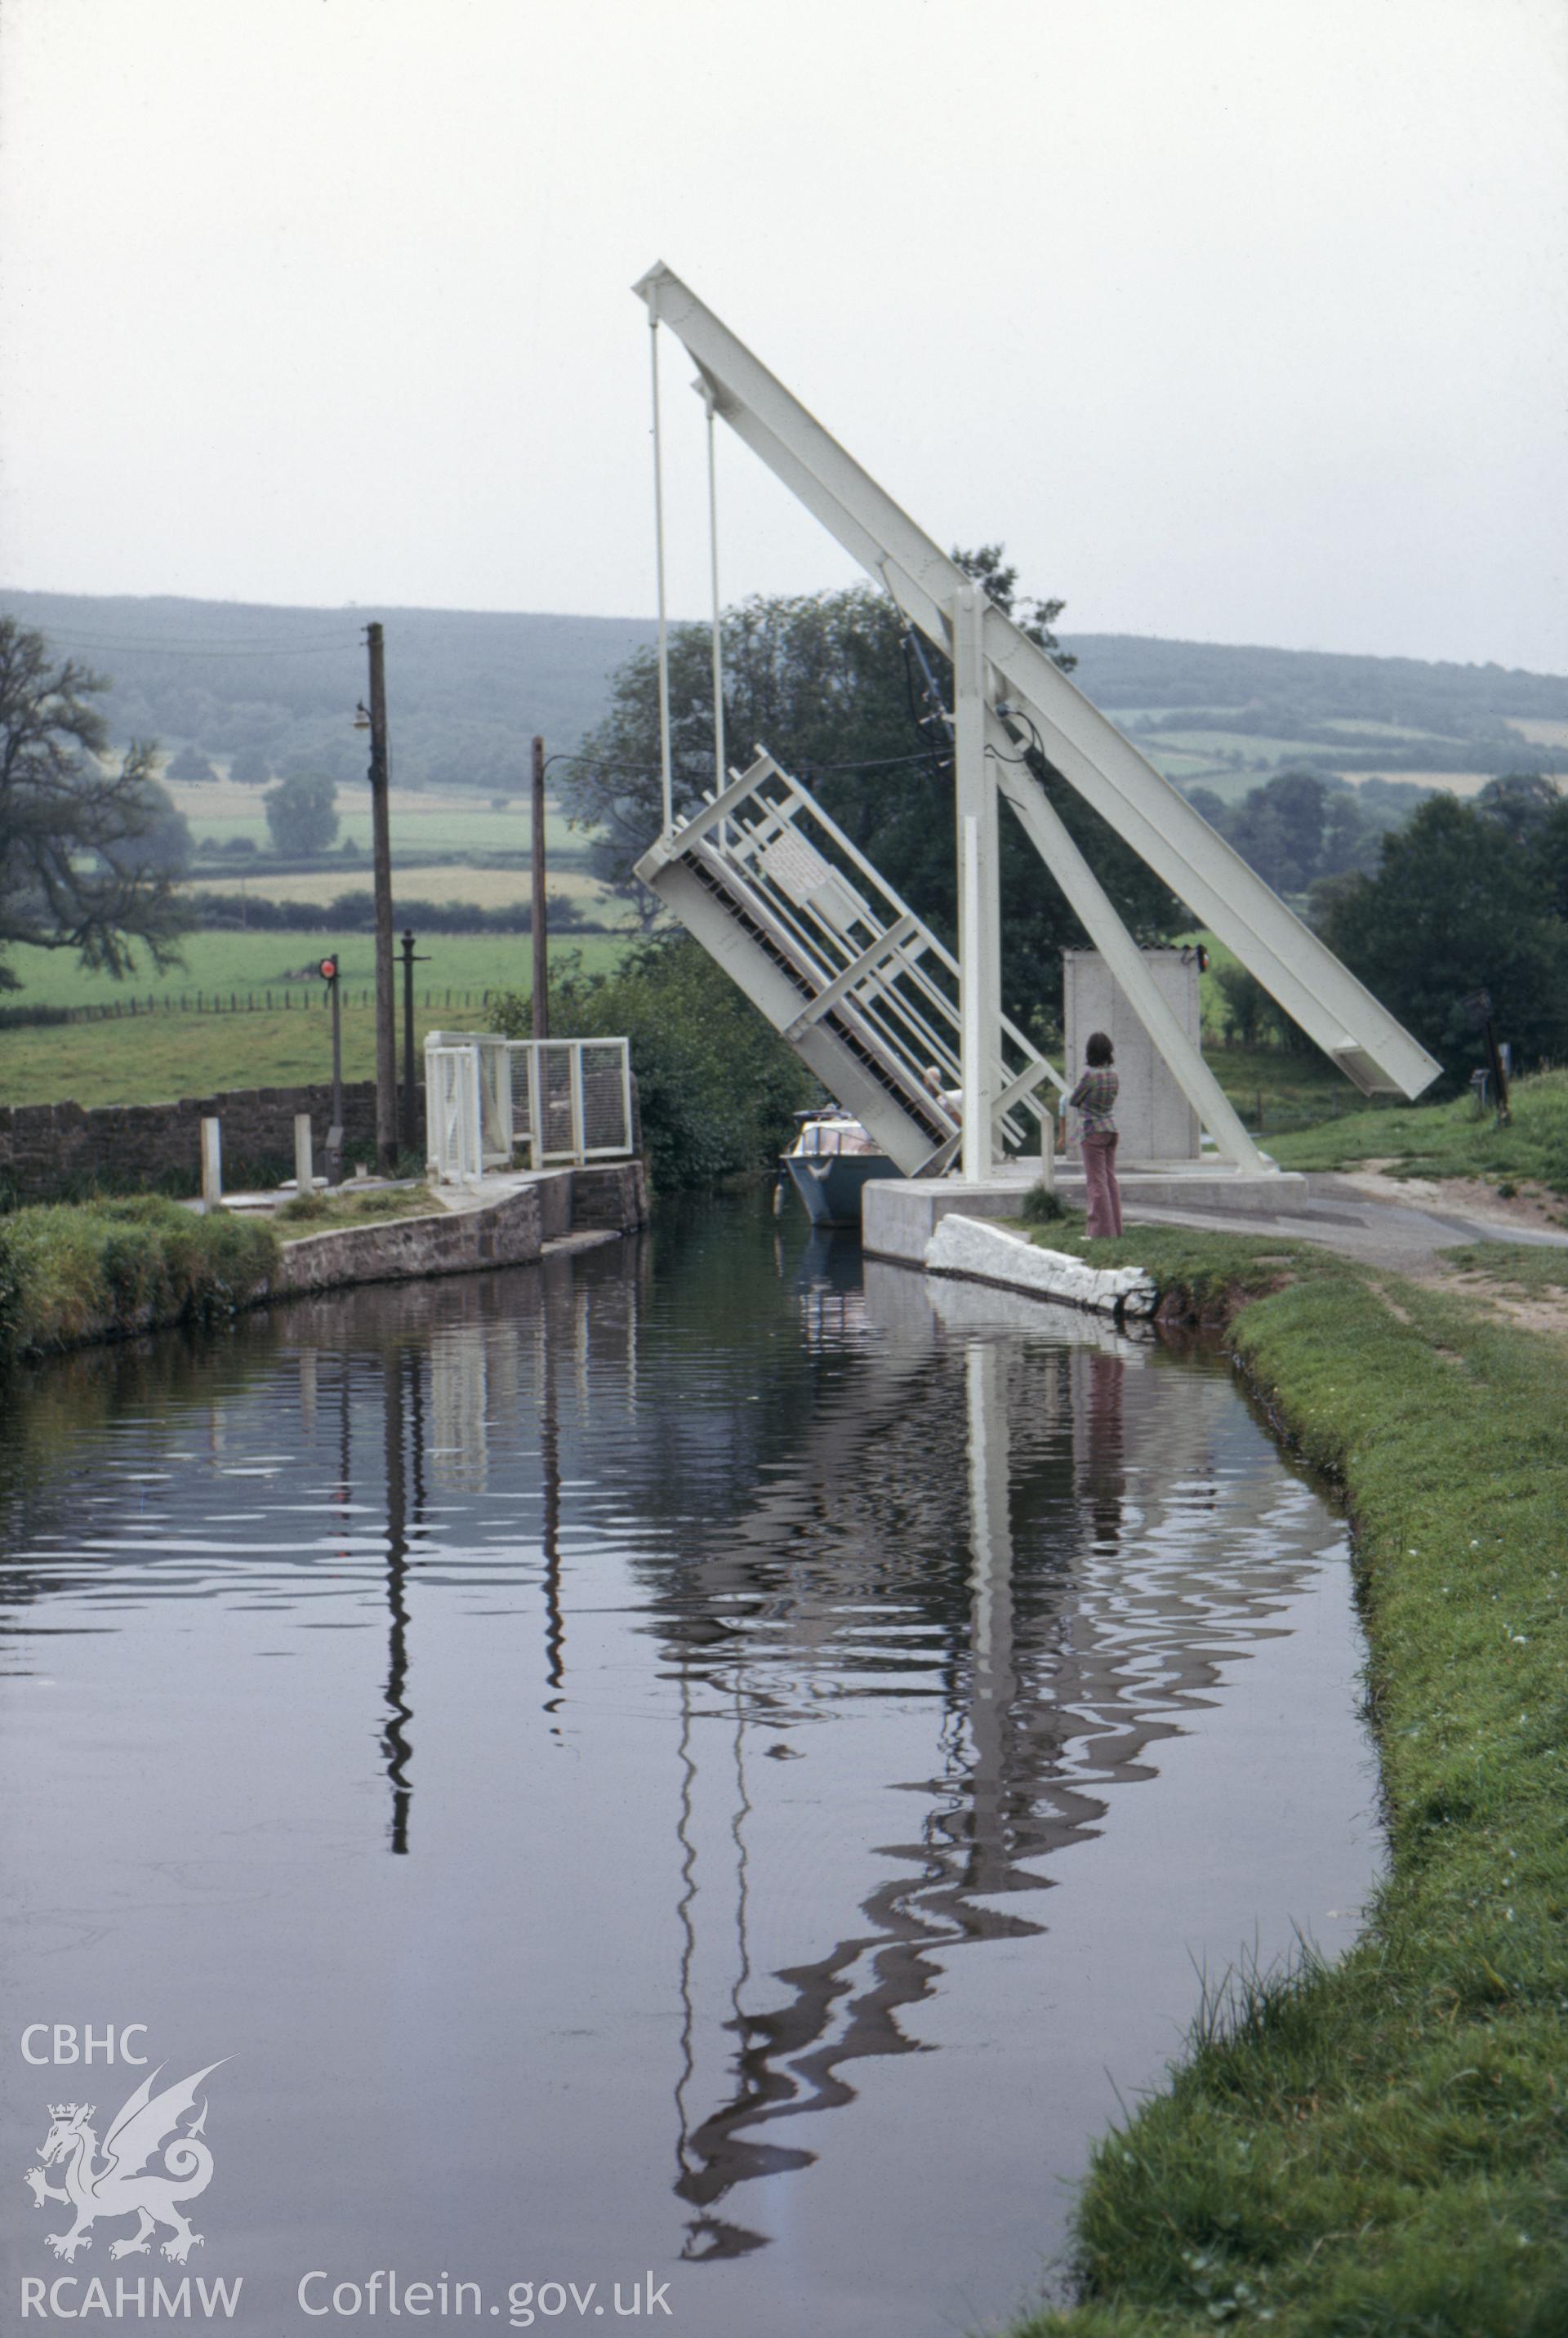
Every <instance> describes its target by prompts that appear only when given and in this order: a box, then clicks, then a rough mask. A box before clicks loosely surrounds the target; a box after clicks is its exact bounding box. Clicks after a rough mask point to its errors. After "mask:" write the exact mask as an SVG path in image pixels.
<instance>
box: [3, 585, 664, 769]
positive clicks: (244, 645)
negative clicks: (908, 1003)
mask: <svg viewBox="0 0 1568 2338" xmlns="http://www.w3.org/2000/svg"><path fill="white" fill-rule="evenodd" d="M0 610H4V611H5V612H6V613H8V614H12V615H14V616H15V617H17V618H18V619H19V620H20V621H21V622H22V623H23V624H28V625H32V626H35V627H36V628H37V630H38V631H39V632H40V633H43V634H46V635H47V637H48V639H49V641H50V643H52V645H53V646H54V647H55V648H56V649H57V650H59V651H60V652H62V653H69V654H70V655H72V656H73V657H77V658H79V659H80V660H81V661H82V662H83V663H85V664H88V665H91V666H92V667H93V669H94V670H95V671H96V672H97V673H103V674H107V675H108V676H110V677H111V679H112V687H111V689H110V690H109V692H108V693H107V694H106V696H105V699H104V702H103V705H104V712H105V714H106V715H107V718H108V721H109V723H110V727H111V729H112V731H113V735H114V737H115V739H116V740H117V741H124V740H127V739H130V738H132V737H136V738H153V739H157V740H159V741H161V742H162V744H163V745H164V746H165V747H167V748H170V749H173V748H177V747H183V746H187V745H189V746H194V747H195V748H196V749H197V750H198V751H199V752H201V754H203V755H205V756H206V757H207V758H208V759H209V760H210V761H214V762H217V763H220V764H227V763H228V762H229V761H230V760H231V759H232V758H233V757H234V756H236V755H238V754H240V752H242V751H243V750H245V749H248V748H249V749H252V750H255V751H258V752H260V755H261V756H262V757H263V758H264V759H265V763H266V767H267V770H268V771H272V772H280V771H286V770H288V769H289V766H290V765H297V764H309V765H310V766H312V767H313V768H315V769H319V770H323V771H328V772H329V773H330V774H331V775H332V777H333V778H335V779H340V780H348V779H358V778H359V777H360V776H361V775H362V774H363V771H364V766H365V747H364V742H363V739H362V738H356V736H355V734H354V728H353V722H354V709H355V707H356V705H357V704H358V701H359V700H360V699H361V698H362V697H363V696H364V695H365V691H366V686H367V683H366V666H365V651H364V647H363V627H364V625H365V623H366V620H367V619H368V617H372V616H375V617H379V618H380V619H381V620H382V621H383V622H384V624H385V625H386V628H387V707H388V716H389V722H390V726H391V733H392V747H393V754H394V758H395V768H396V776H397V780H398V781H400V782H402V783H404V784H407V785H420V786H436V787H462V788H464V789H466V790H467V791H471V792H474V791H477V792H480V793H483V794H485V795H501V794H505V793H509V792H511V791H514V790H516V789H521V788H523V787H524V786H525V785H526V784H527V778H528V745H529V741H530V739H531V738H532V737H533V735H534V732H541V733H543V735H544V739H545V741H546V742H547V744H548V746H549V748H550V751H551V752H552V753H554V752H560V751H562V750H569V749H571V748H573V747H574V746H575V745H576V744H577V742H578V740H579V739H580V738H581V737H582V735H583V732H584V731H585V730H587V729H588V728H589V727H590V725H591V724H593V722H596V721H597V720H598V718H599V715H600V712H601V711H602V709H603V704H604V700H605V695H606V691H607V686H608V682H609V677H610V676H611V675H612V674H613V673H614V671H615V669H616V668H617V666H619V665H620V664H621V663H622V662H623V660H624V659H626V658H627V657H629V656H630V655H631V653H632V651H633V650H634V649H636V648H638V647H639V646H640V645H641V644H642V643H644V642H648V641H652V638H653V634H654V627H653V625H652V623H651V622H650V621H648V620H647V619H644V618H639V617H571V616H549V615H533V614H519V615H510V614H505V615H498V614H487V613H485V612H482V611H475V610H450V609H368V610H363V611H361V610H358V609H309V608H274V607H270V606H267V605H264V604H254V603H250V604H248V603H244V602H238V601H186V600H174V599H153V600H142V599H130V598H99V597H97V596H94V595H90V594H69V593H21V592H9V591H5V590H0ZM259 776H260V774H259Z"/></svg>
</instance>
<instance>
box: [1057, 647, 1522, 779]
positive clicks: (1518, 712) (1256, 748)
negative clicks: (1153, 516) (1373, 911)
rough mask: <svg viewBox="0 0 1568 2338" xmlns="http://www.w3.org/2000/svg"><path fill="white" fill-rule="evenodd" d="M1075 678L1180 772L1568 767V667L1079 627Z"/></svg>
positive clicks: (1168, 767) (1171, 770)
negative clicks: (1306, 766) (1274, 646)
mask: <svg viewBox="0 0 1568 2338" xmlns="http://www.w3.org/2000/svg"><path fill="white" fill-rule="evenodd" d="M1063 648H1065V649H1069V650H1072V651H1073V653H1074V654H1075V655H1076V657H1077V659H1078V670H1077V673H1076V674H1075V675H1074V677H1073V678H1074V680H1075V681H1076V682H1078V683H1080V684H1081V685H1082V686H1083V689H1084V690H1085V691H1087V693H1088V694H1089V696H1090V697H1091V698H1092V699H1093V700H1094V702H1095V703H1096V704H1097V705H1100V706H1103V707H1104V708H1105V709H1106V711H1107V712H1111V713H1114V714H1115V715H1116V716H1117V718H1118V720H1119V721H1120V722H1122V727H1123V728H1124V729H1125V730H1126V731H1128V732H1129V733H1130V734H1132V736H1134V737H1136V738H1138V740H1139V741H1140V743H1141V744H1142V746H1143V747H1144V748H1145V750H1146V751H1147V752H1150V753H1151V754H1152V756H1153V757H1154V760H1155V761H1158V762H1159V764H1160V765H1161V769H1162V770H1163V771H1166V772H1167V774H1168V775H1169V776H1170V777H1171V778H1172V779H1176V780H1180V781H1183V782H1186V781H1200V780H1201V781H1204V782H1205V783H1211V782H1212V781H1214V780H1215V779H1216V778H1222V777H1223V775H1224V774H1225V773H1226V772H1227V771H1245V772H1250V773H1252V774H1254V775H1255V774H1257V773H1258V772H1259V771H1276V770H1279V768H1281V766H1283V765H1284V764H1287V763H1312V764H1315V765H1317V766H1318V767H1319V768H1321V769H1323V770H1326V771H1340V772H1346V773H1352V772H1361V771H1380V772H1399V771H1419V772H1424V773H1426V774H1428V775H1431V776H1436V775H1438V774H1442V773H1460V772H1466V771H1469V772H1496V771H1516V770H1519V769H1521V768H1526V769H1529V770H1533V771H1568V676H1564V675H1562V674H1544V673H1524V672H1522V671H1520V670H1518V669H1510V668H1507V667H1504V666H1498V665H1453V664H1440V665H1429V664H1426V663H1423V661H1422V660H1420V659H1418V658H1374V657H1350V656H1346V655H1342V654H1338V653H1334V652H1330V651H1320V650H1271V649H1241V648H1231V647H1229V646H1227V645H1224V644H1221V643H1215V642H1170V641H1162V640H1159V639H1156V638H1154V637H1152V636H1151V637H1144V636H1142V635H1139V634H1075V635H1073V636H1072V637H1066V636H1064V637H1063Z"/></svg>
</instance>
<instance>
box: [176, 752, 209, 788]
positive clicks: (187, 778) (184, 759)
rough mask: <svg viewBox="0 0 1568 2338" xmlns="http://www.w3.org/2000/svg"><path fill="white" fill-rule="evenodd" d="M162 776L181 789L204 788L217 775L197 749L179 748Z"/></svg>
mask: <svg viewBox="0 0 1568 2338" xmlns="http://www.w3.org/2000/svg"><path fill="white" fill-rule="evenodd" d="M163 776H164V778H165V779H169V780H174V781H178V783H179V784H180V785H181V787H187V788H201V787H205V786H206V785H207V783H208V782H209V781H211V780H215V779H216V778H217V776H218V774H217V772H216V771H214V770H213V769H212V766H211V763H210V762H209V761H207V758H206V756H205V755H203V754H202V753H201V750H200V749H199V748H196V747H181V750H180V752H179V753H178V754H177V755H176V756H175V758H174V760H173V761H172V762H171V764H170V766H169V769H168V770H167V771H166V772H165V773H164V775H163Z"/></svg>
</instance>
